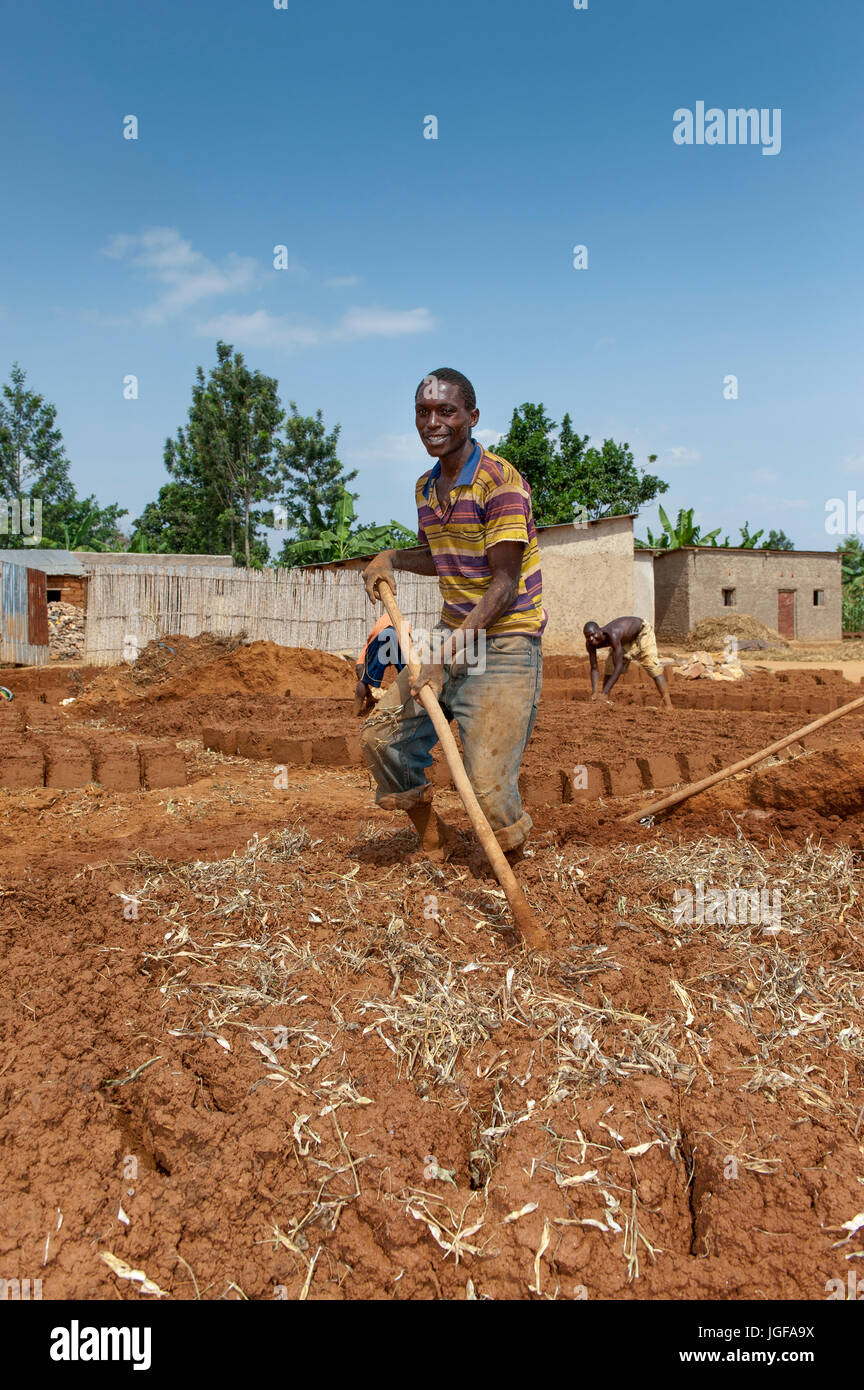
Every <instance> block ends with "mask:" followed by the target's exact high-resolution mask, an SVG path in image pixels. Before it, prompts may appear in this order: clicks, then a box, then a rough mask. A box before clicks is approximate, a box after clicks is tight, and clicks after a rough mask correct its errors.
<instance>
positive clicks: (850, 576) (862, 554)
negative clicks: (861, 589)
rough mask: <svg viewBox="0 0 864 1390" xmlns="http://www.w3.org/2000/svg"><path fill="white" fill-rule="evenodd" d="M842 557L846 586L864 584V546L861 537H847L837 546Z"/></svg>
mask: <svg viewBox="0 0 864 1390" xmlns="http://www.w3.org/2000/svg"><path fill="white" fill-rule="evenodd" d="M837 551H838V553H839V554H840V555H841V556H842V560H841V565H842V572H843V583H844V584H857V583H864V545H862V543H861V537H860V536H847V537H846V538H845V540H842V541H841V542H840V544H839V545H838V546H837Z"/></svg>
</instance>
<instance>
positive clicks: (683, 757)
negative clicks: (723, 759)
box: [678, 748, 714, 782]
mask: <svg viewBox="0 0 864 1390" xmlns="http://www.w3.org/2000/svg"><path fill="white" fill-rule="evenodd" d="M678 766H679V768H680V769H681V780H682V781H684V782H701V781H702V778H703V777H710V775H711V773H712V772H713V771H714V765H713V762H712V760H711V758H710V757H708V755H707V754H706V753H702V752H694V751H693V750H692V749H687V750H685V749H683V748H682V749H679V751H678Z"/></svg>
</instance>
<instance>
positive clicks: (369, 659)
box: [354, 613, 405, 717]
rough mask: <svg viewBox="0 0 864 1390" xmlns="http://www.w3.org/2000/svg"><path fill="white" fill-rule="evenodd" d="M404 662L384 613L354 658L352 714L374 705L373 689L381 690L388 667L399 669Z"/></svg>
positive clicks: (393, 629)
mask: <svg viewBox="0 0 864 1390" xmlns="http://www.w3.org/2000/svg"><path fill="white" fill-rule="evenodd" d="M404 665H405V662H404V661H403V660H402V653H401V651H400V650H399V638H398V637H397V636H396V629H395V628H394V627H393V625H392V623H391V622H390V619H389V618H388V617H387V614H386V613H384V614H383V616H382V617H380V618H379V619H378V621H377V623H376V624H375V626H374V627H373V629H372V631H371V632H370V633H369V636H368V637H367V638H366V643H365V646H364V647H363V650H362V651H361V653H360V655H359V656H358V658H357V666H356V672H357V685H356V686H355V689H354V713H355V714H356V715H357V716H358V717H362V716H363V715H365V714H368V713H369V712H370V710H373V709H374V708H375V698H374V696H373V694H372V691H373V690H380V688H381V682H382V681H383V679H384V673H385V672H386V670H387V668H388V666H395V667H396V670H397V672H398V671H401V670H402V668H403V666H404Z"/></svg>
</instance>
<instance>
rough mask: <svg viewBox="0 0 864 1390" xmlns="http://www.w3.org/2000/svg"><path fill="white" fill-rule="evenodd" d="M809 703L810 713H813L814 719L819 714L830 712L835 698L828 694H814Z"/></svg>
mask: <svg viewBox="0 0 864 1390" xmlns="http://www.w3.org/2000/svg"><path fill="white" fill-rule="evenodd" d="M809 704H810V709H809V713H810V714H812V715H813V718H814V719H815V718H816V716H817V715H819V714H828V713H829V712H830V711H831V710H832V709H833V707H834V702H833V700H831V699H829V697H828V696H827V695H814V696H813V697H812V698H811V699H810V702H809Z"/></svg>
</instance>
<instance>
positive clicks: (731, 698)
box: [723, 690, 747, 710]
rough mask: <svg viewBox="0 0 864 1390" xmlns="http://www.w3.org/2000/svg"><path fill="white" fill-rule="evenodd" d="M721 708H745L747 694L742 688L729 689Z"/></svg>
mask: <svg viewBox="0 0 864 1390" xmlns="http://www.w3.org/2000/svg"><path fill="white" fill-rule="evenodd" d="M723 708H724V709H729V710H744V709H746V708H747V696H746V695H745V694H744V691H743V690H730V691H729V693H728V695H726V698H725V699H724V701H723Z"/></svg>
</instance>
